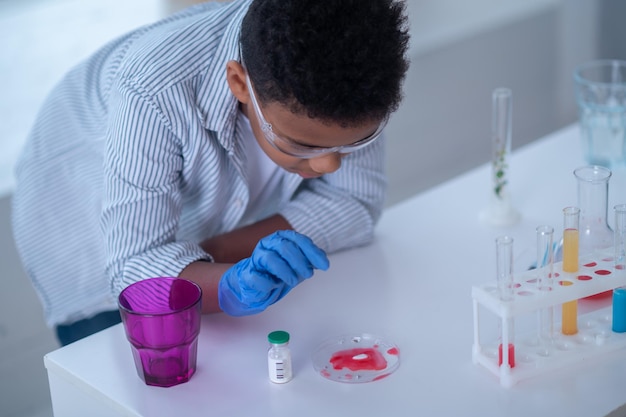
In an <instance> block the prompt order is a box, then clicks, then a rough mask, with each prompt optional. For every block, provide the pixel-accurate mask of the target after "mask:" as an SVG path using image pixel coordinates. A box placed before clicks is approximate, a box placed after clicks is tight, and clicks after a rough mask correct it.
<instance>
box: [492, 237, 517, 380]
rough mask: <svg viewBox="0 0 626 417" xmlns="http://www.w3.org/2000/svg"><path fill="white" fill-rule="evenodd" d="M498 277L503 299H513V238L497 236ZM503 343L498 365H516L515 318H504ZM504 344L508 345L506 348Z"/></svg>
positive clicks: (502, 325)
mask: <svg viewBox="0 0 626 417" xmlns="http://www.w3.org/2000/svg"><path fill="white" fill-rule="evenodd" d="M496 278H497V283H498V293H499V296H500V300H501V301H506V302H508V301H512V300H513V238H512V237H510V236H500V237H498V238H496ZM500 333H501V334H500V337H501V343H500V346H498V366H500V365H502V364H503V363H506V364H507V365H508V367H509V368H513V367H514V366H515V345H514V344H513V339H514V337H513V334H514V330H513V318H512V317H505V318H502V323H501V329H500ZM503 346H507V349H504V348H503Z"/></svg>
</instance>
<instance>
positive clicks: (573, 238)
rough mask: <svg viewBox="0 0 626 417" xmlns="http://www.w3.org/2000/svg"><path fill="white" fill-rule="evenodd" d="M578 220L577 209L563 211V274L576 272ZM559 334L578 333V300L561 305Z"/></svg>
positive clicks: (569, 282)
mask: <svg viewBox="0 0 626 417" xmlns="http://www.w3.org/2000/svg"><path fill="white" fill-rule="evenodd" d="M579 218H580V209H579V208H578V207H566V208H564V209H563V264H562V269H563V272H570V273H572V272H577V271H578V224H579ZM571 284H572V282H571V281H564V285H571ZM561 333H563V334H565V335H573V334H576V333H578V300H572V301H568V302H566V303H563V306H562V320H561Z"/></svg>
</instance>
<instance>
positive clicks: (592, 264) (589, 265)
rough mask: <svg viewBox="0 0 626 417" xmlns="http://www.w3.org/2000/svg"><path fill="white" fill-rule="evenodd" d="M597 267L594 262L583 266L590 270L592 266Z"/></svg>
mask: <svg viewBox="0 0 626 417" xmlns="http://www.w3.org/2000/svg"><path fill="white" fill-rule="evenodd" d="M596 265H598V264H597V263H596V262H589V263H588V264H584V265H583V266H586V267H587V268H591V267H592V266H596Z"/></svg>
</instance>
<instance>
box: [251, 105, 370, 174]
mask: <svg viewBox="0 0 626 417" xmlns="http://www.w3.org/2000/svg"><path fill="white" fill-rule="evenodd" d="M243 107H244V113H245V114H246V115H247V116H248V119H249V120H250V124H251V125H252V130H253V132H254V135H255V137H256V139H257V142H258V143H259V145H260V146H261V148H262V149H263V151H264V152H265V153H266V154H267V156H269V158H270V159H271V160H272V161H274V162H275V163H276V164H277V165H279V166H280V167H282V168H283V169H285V170H287V171H289V172H293V173H295V174H298V175H300V176H301V177H303V178H316V177H320V176H322V175H324V174H330V173H332V172H335V171H337V170H338V169H339V168H340V167H341V159H342V158H343V157H344V156H345V155H346V154H343V153H340V152H331V153H323V154H320V155H318V156H314V157H307V158H302V157H299V156H293V155H290V149H288V148H286V147H285V148H281V144H280V143H279V142H277V141H274V144H272V142H271V141H270V139H268V138H267V136H266V133H265V132H263V130H262V129H261V123H262V122H261V120H260V117H263V118H264V119H265V121H267V122H268V123H270V124H271V125H272V132H273V133H274V134H275V135H277V136H280V137H281V138H285V139H287V140H289V141H290V142H292V143H295V144H297V145H302V146H303V147H315V148H332V147H337V146H347V145H348V146H349V145H352V144H354V143H357V142H359V141H361V140H363V139H365V138H368V137H369V136H371V135H372V134H373V133H375V132H376V130H377V128H378V127H379V124H378V123H371V124H365V125H363V126H359V127H351V128H346V127H342V126H340V125H327V124H324V123H322V122H320V121H319V120H316V119H311V118H309V117H307V116H304V115H298V114H294V113H292V112H291V111H290V110H289V109H288V108H286V107H284V106H281V105H279V104H277V103H271V104H268V105H267V106H265V107H263V108H262V109H261V111H262V114H261V116H260V117H259V115H258V112H255V110H254V107H253V105H252V103H250V102H249V103H246V105H243ZM283 146H284V145H283Z"/></svg>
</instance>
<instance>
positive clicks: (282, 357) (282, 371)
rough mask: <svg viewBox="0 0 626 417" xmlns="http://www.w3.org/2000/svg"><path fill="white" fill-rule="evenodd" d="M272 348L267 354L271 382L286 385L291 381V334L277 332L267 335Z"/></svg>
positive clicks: (281, 331)
mask: <svg viewBox="0 0 626 417" xmlns="http://www.w3.org/2000/svg"><path fill="white" fill-rule="evenodd" d="M267 340H268V342H270V348H269V350H268V352H267V366H268V370H269V376H270V381H272V382H274V383H276V384H284V383H285V382H289V381H291V378H292V377H293V372H292V368H291V351H290V350H289V333H287V332H286V331H283V330H276V331H274V332H271V333H270V334H268V335H267Z"/></svg>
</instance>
